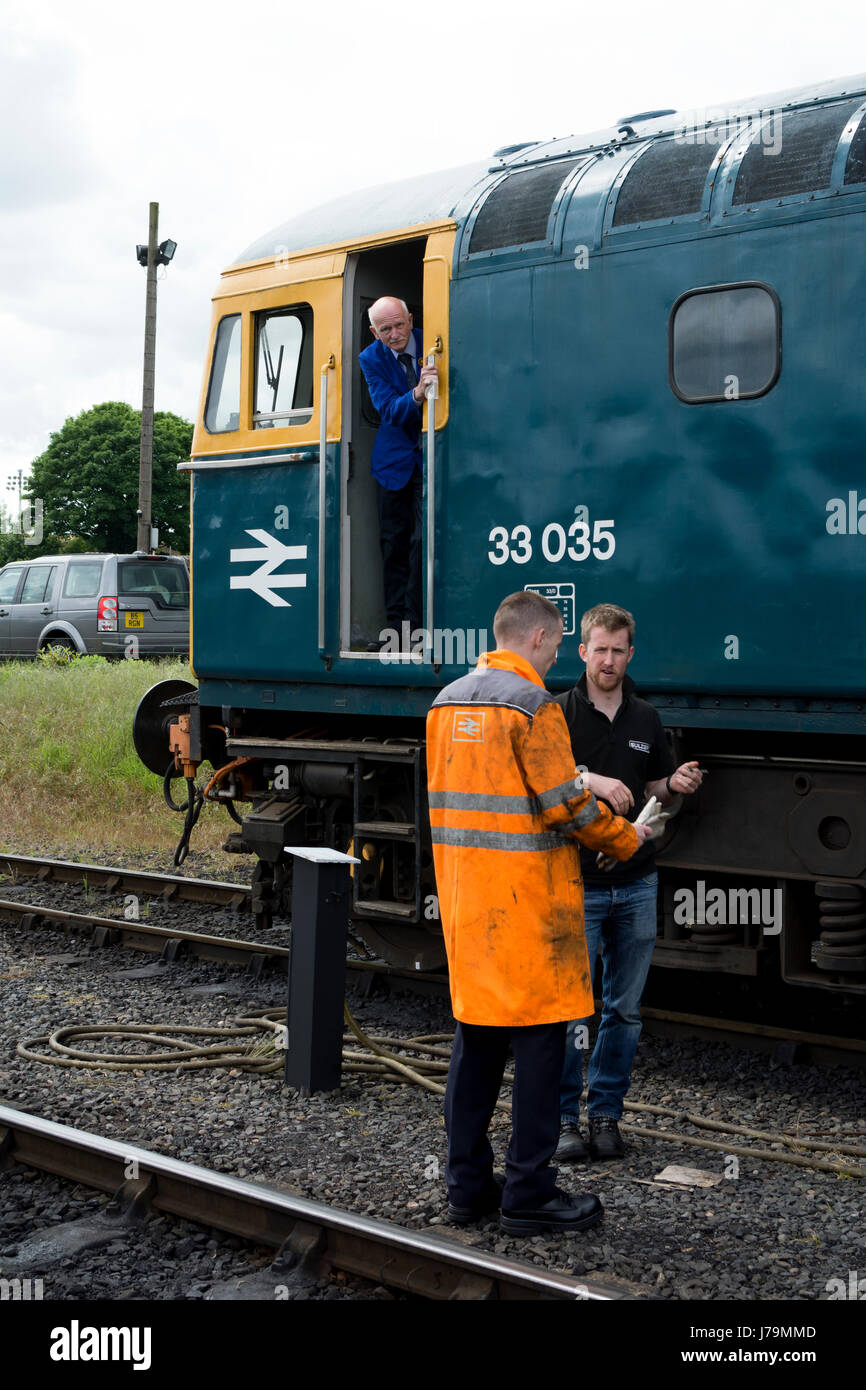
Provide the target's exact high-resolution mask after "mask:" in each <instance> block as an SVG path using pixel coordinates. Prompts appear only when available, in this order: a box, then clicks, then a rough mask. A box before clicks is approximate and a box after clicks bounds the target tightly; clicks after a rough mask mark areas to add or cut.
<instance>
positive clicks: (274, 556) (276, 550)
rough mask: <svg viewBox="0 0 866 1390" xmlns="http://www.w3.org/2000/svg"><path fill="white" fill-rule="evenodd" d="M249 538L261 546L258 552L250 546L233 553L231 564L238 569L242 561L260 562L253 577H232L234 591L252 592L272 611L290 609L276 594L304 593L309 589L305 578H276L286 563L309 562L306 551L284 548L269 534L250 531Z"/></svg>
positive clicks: (284, 576) (287, 603) (231, 554)
mask: <svg viewBox="0 0 866 1390" xmlns="http://www.w3.org/2000/svg"><path fill="white" fill-rule="evenodd" d="M247 535H248V536H252V538H253V540H255V541H258V542H259V548H254V547H252V546H250V547H249V548H247V549H241V550H232V551H231V553H230V555H229V560H230V562H231V564H233V565H237V564H241V563H243V561H250V560H260V561H261V564H260V565H259V567H258V569H256V570H253V572H252V574H238V575H232V577H231V579H230V580H229V588H231V589H252V591H253V593H254V594H258V596H259V598H263V599H264V600H265V602H266V603H269V604H271V606H272V607H273V608H291V606H292V605H291V604H290V603H289V601H288V599H284V598H281V597H280V595H279V594H276V593H274V590H275V589H305V588H306V587H307V576H306V574H274V570H275V569H278V568H279V566H280V565H282V564H283V563H284V562H285V561H287V560H306V558H307V547H306V546H305V545H283V543H282V541H278V540H277V538H276V536H272V535H271V534H270V532H268V531H247Z"/></svg>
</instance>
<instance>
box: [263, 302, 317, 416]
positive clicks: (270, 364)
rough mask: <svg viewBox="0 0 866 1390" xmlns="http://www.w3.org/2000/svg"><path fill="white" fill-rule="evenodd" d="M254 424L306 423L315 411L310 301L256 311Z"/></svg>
mask: <svg viewBox="0 0 866 1390" xmlns="http://www.w3.org/2000/svg"><path fill="white" fill-rule="evenodd" d="M255 325H256V384H255V410H254V413H253V427H254V428H255V429H257V430H261V429H285V428H286V427H287V426H289V425H304V424H306V422H307V421H308V420H309V419H310V418H311V416H312V413H313V311H312V309H311V308H310V306H309V304H295V305H292V306H291V308H284V309H269V310H267V311H266V312H265V313H261V314H256V318H255Z"/></svg>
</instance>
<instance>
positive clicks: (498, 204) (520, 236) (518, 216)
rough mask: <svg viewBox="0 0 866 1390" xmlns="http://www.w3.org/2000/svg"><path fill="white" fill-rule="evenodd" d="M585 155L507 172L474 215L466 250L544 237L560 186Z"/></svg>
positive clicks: (501, 245) (497, 246) (499, 248)
mask: <svg viewBox="0 0 866 1390" xmlns="http://www.w3.org/2000/svg"><path fill="white" fill-rule="evenodd" d="M586 162H587V161H586V160H585V159H571V160H567V161H566V160H561V159H560V160H551V162H550V163H549V164H538V165H533V166H532V168H530V169H520V170H519V171H518V172H517V173H514V174H508V175H507V176H506V178H504V179H503V180H502V182H501V183H498V184H497V185H496V187H495V188H494V189H493V192H492V193H490V194H489V195H488V197H487V199H486V201H485V203H484V204H483V206H482V208H481V211H480V212H479V214H478V216H477V217H476V219H475V225H474V227H473V228H472V236H471V239H470V242H469V254H470V256H471V255H473V254H474V253H475V252H476V251H497V250H501V249H502V248H503V247H505V246H522V245H524V243H526V242H530V241H546V240H547V224H548V222H549V220H550V212H551V209H552V207H553V204H554V202H555V201H556V197H557V195H558V193H559V190H560V189H561V188H562V185H563V184H564V183H565V181H566V179H567V178H568V177H569V176H570V175H571V174H573V173H574V170H575V169H577V168H578V167H579V166H580V165H581V164H585V163H586Z"/></svg>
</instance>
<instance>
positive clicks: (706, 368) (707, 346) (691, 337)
mask: <svg viewBox="0 0 866 1390" xmlns="http://www.w3.org/2000/svg"><path fill="white" fill-rule="evenodd" d="M781 356H782V336H781V308H780V305H779V298H778V295H777V294H776V292H775V290H772V289H770V287H769V286H768V285H760V284H757V283H753V282H748V283H744V284H739V285H710V286H708V287H707V288H706V289H698V290H689V291H688V292H687V293H686V294H684V295H681V296H680V298H679V299H678V300H677V302H676V304H675V305H674V307H673V309H672V311H671V317H670V325H669V332H668V367H669V373H670V383H671V389H672V390H673V391H674V394H675V395H677V396H679V398H680V400H681V401H686V402H688V403H689V404H691V405H699V404H705V403H706V402H708V401H738V400H751V399H754V397H755V396H763V395H765V394H766V392H767V391H769V390H770V389H771V387H773V386H774V385H775V383H776V381H777V379H778V376H779V371H780V369H781Z"/></svg>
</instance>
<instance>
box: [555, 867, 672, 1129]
mask: <svg viewBox="0 0 866 1390" xmlns="http://www.w3.org/2000/svg"><path fill="white" fill-rule="evenodd" d="M657 890H658V875H657V874H655V873H652V874H647V876H646V878H639V879H636V880H635V882H634V883H624V884H623V885H622V886H621V887H611V888H600V887H597V886H595V885H593V886H591V887H584V921H585V924H586V949H587V951H588V953H589V962H590V970H591V971H592V969H593V967H594V965H595V958H596V956H597V954H598V948H599V943H600V944H601V963H602V982H603V983H602V1010H601V1023H600V1024H599V1029H598V1037H597V1038H596V1042H595V1047H594V1048H593V1052H592V1057H591V1058H590V1061H589V1067H588V1069H587V1107H586V1108H587V1110H588V1112H589V1115H590V1118H591V1119H593V1118H594V1119H600V1118H601V1117H602V1116H603V1115H606V1116H608V1117H609V1118H610V1119H613V1120H618V1119H620V1117H621V1116H622V1110H623V1104H622V1103H623V1099H624V1098H625V1095H626V1092H627V1091H628V1088H629V1081H630V1073H631V1064H632V1062H633V1061H634V1054H635V1052H636V1051H637V1044H638V1039H639V1037H640V1030H641V1021H640V1000H641V995H642V994H643V990H644V985H645V984H646V977H647V975H648V973H649V967H650V960H651V959H652V953H653V947H654V945H655V939H656V897H657ZM589 1022H590V1020H589V1019H574V1020H573V1021H572V1022H571V1023H569V1025H568V1034H567V1037H566V1043H565V1062H564V1064H563V1068H562V1082H561V1091H560V1102H559V1109H560V1120H561V1123H562V1124H577V1122H578V1120H579V1118H580V1093H581V1091H582V1090H583V1069H582V1066H581V1055H580V1053H581V1048H580V1034H579V1033H578V1028H579V1027H580V1026H581V1025H586V1024H588V1023H589Z"/></svg>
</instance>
